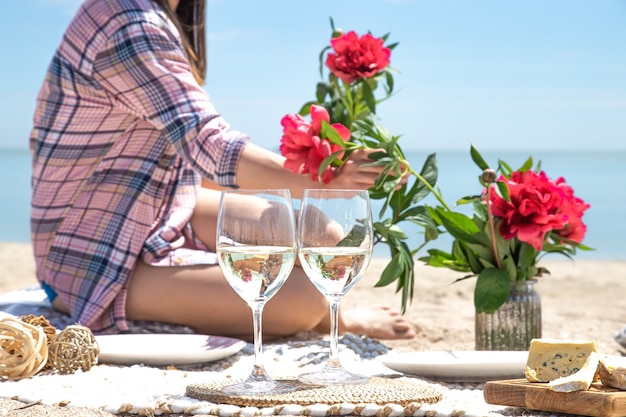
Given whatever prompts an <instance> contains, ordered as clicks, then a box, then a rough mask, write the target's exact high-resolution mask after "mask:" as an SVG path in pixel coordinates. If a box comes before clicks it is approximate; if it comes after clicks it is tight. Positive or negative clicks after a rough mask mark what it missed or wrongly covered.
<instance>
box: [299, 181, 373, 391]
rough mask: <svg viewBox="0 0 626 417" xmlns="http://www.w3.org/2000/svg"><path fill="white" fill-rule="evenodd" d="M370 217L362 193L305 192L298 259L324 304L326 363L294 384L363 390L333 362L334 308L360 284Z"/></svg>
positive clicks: (354, 376) (368, 245)
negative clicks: (327, 331) (327, 320)
mask: <svg viewBox="0 0 626 417" xmlns="http://www.w3.org/2000/svg"><path fill="white" fill-rule="evenodd" d="M372 229H373V227H372V213H371V203H370V199H369V194H368V192H367V191H362V190H311V189H309V190H305V191H304V195H303V197H302V202H301V205H300V215H299V221H298V258H299V259H300V263H301V264H302V268H303V269H304V272H305V273H306V275H307V276H308V277H309V279H310V280H311V282H312V283H313V285H314V286H315V288H317V289H318V291H320V292H321V293H322V294H324V296H325V297H326V299H327V300H328V302H329V304H330V357H329V359H328V361H327V363H326V364H325V366H324V367H323V368H322V369H321V370H319V371H317V372H311V373H307V374H302V375H300V376H299V377H298V380H299V381H300V382H303V383H306V384H314V385H332V384H363V383H366V382H367V381H368V379H369V378H368V377H367V376H363V375H357V374H353V373H350V372H348V370H346V369H345V368H344V367H343V366H342V365H341V362H340V361H339V348H338V343H339V337H338V332H339V330H338V324H339V322H338V320H339V303H340V302H341V300H342V298H343V297H344V295H346V293H347V292H348V291H350V289H351V288H352V287H353V286H354V285H355V284H356V283H357V282H358V281H359V280H360V279H361V277H362V276H363V274H364V272H365V269H366V268H367V266H368V265H369V262H370V259H371V257H372V247H373V236H374V235H373V230H372Z"/></svg>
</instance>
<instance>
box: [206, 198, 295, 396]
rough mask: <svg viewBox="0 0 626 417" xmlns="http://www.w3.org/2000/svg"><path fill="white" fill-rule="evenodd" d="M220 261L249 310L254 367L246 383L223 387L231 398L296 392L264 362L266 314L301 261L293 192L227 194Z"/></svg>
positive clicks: (221, 221)
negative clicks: (297, 255) (264, 312)
mask: <svg viewBox="0 0 626 417" xmlns="http://www.w3.org/2000/svg"><path fill="white" fill-rule="evenodd" d="M217 257H218V262H219V265H220V267H221V268H222V271H223V272H224V276H225V277H226V281H228V283H229V284H230V286H231V287H232V288H233V289H234V290H235V292H237V294H238V295H239V296H240V297H241V298H242V299H243V300H244V301H245V302H246V303H247V304H248V305H249V306H250V308H251V309H252V315H253V320H254V367H253V369H252V372H251V374H250V375H249V376H248V377H247V379H245V380H244V381H243V382H240V383H237V384H233V385H227V386H224V387H222V392H223V393H225V394H227V395H267V394H280V393H285V392H291V391H294V390H295V386H293V385H288V384H283V383H280V382H277V381H274V380H273V379H272V378H271V377H270V376H269V375H268V374H267V372H266V371H265V366H264V363H263V342H262V312H263V307H264V305H265V303H266V302H267V301H268V300H269V299H270V298H272V296H273V295H274V294H276V292H278V290H279V289H280V287H281V286H282V285H283V283H284V282H285V281H286V280H287V277H288V276H289V274H290V273H291V270H292V268H293V265H294V263H295V260H296V232H295V218H294V211H293V206H292V203H291V194H290V192H289V190H286V189H281V190H243V189H240V190H228V191H223V192H222V195H221V198H220V205H219V211H218V217H217Z"/></svg>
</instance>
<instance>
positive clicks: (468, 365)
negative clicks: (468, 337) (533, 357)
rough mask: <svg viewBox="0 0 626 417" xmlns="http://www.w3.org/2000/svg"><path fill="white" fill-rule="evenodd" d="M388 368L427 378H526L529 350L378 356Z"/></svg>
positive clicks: (465, 379) (457, 379)
mask: <svg viewBox="0 0 626 417" xmlns="http://www.w3.org/2000/svg"><path fill="white" fill-rule="evenodd" d="M378 358H379V359H380V360H381V361H382V362H383V363H384V364H385V366H387V367H388V368H391V369H393V370H394V371H398V372H402V373H405V374H411V375H417V376H421V377H424V378H429V379H434V380H441V381H454V382H482V381H487V380H492V379H509V378H524V370H525V368H526V361H527V359H528V351H434V352H392V353H388V354H385V355H381V356H379V357H378Z"/></svg>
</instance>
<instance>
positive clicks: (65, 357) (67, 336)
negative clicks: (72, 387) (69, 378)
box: [48, 324, 100, 374]
mask: <svg viewBox="0 0 626 417" xmlns="http://www.w3.org/2000/svg"><path fill="white" fill-rule="evenodd" d="M48 354H49V358H48V361H49V362H50V363H51V364H52V367H53V368H54V369H56V370H57V371H58V372H59V373H61V374H71V373H74V372H76V371H77V370H79V369H82V370H83V371H88V370H90V369H91V367H92V366H95V365H96V364H97V363H98V355H99V354H100V347H99V346H98V342H97V341H96V338H95V337H94V335H93V333H92V332H91V330H89V328H87V327H85V326H81V325H78V324H74V325H71V326H67V327H66V328H65V329H63V330H62V331H61V332H59V334H57V335H56V337H55V338H54V339H52V341H51V342H50V347H49V353H48Z"/></svg>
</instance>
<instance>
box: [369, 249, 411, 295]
mask: <svg viewBox="0 0 626 417" xmlns="http://www.w3.org/2000/svg"><path fill="white" fill-rule="evenodd" d="M401 261H402V256H401V255H400V253H399V252H398V253H396V254H395V255H394V256H393V257H392V258H391V260H390V261H389V263H388V264H387V266H386V267H385V269H383V272H382V274H381V275H380V279H379V280H378V282H377V283H376V284H375V285H374V286H375V287H385V286H387V285H389V284H391V283H392V282H394V281H396V279H398V277H399V276H400V275H402V273H403V272H404V263H402V262H401Z"/></svg>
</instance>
